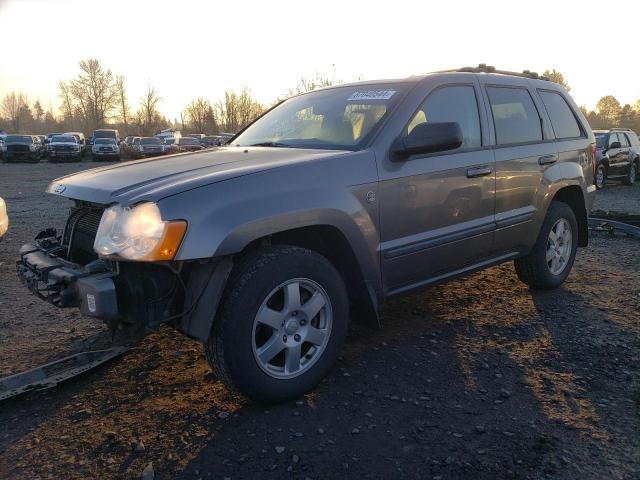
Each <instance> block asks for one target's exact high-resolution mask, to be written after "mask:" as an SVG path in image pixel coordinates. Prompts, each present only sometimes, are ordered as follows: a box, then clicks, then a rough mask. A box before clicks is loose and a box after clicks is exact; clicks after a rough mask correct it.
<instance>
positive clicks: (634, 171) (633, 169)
mask: <svg viewBox="0 0 640 480" xmlns="http://www.w3.org/2000/svg"><path fill="white" fill-rule="evenodd" d="M637 178H638V162H635V161H634V162H633V163H632V164H631V165H629V170H628V171H627V175H626V176H625V177H624V183H625V185H633V184H634V183H636V180H637Z"/></svg>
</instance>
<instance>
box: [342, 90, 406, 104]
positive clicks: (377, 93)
mask: <svg viewBox="0 0 640 480" xmlns="http://www.w3.org/2000/svg"><path fill="white" fill-rule="evenodd" d="M394 93H396V91H395V90H366V91H364V92H353V93H352V94H351V96H350V97H349V98H347V101H348V102H353V101H354V100H389V99H390V98H391V97H393V94H394Z"/></svg>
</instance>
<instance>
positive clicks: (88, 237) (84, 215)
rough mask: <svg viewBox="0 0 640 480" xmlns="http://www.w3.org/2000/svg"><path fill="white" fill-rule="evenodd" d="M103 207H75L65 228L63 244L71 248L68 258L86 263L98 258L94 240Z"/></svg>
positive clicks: (82, 263)
mask: <svg viewBox="0 0 640 480" xmlns="http://www.w3.org/2000/svg"><path fill="white" fill-rule="evenodd" d="M103 211H104V210H103V209H102V208H96V207H74V208H72V209H71V215H69V219H68V220H67V225H66V226H65V229H64V235H63V242H62V243H63V245H67V247H68V249H69V254H68V259H69V260H70V261H72V262H75V263H79V264H80V265H86V264H87V263H89V262H92V261H93V260H96V259H97V258H98V254H97V253H95V252H94V251H93V242H94V241H95V239H96V233H98V226H99V225H100V219H101V218H102V212H103Z"/></svg>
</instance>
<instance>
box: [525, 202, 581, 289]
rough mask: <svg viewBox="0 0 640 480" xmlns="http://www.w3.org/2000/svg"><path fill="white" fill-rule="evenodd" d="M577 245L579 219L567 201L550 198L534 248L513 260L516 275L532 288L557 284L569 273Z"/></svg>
mask: <svg viewBox="0 0 640 480" xmlns="http://www.w3.org/2000/svg"><path fill="white" fill-rule="evenodd" d="M577 249H578V222H577V220H576V216H575V214H574V212H573V210H572V209H571V207H570V206H569V205H567V204H566V203H563V202H551V205H550V206H549V210H548V211H547V216H546V218H545V219H544V222H543V224H542V229H541V230H540V233H539V234H538V240H537V241H536V244H535V245H534V247H533V250H532V251H531V253H529V255H527V256H526V257H521V258H517V259H516V260H514V265H515V268H516V273H517V274H518V278H519V279H520V280H521V281H522V282H524V283H526V284H527V285H529V286H530V287H532V288H537V289H543V290H549V289H552V288H556V287H559V286H560V285H562V283H563V282H564V281H565V280H566V278H567V277H568V276H569V272H571V267H572V266H573V262H574V260H575V258H576V251H577Z"/></svg>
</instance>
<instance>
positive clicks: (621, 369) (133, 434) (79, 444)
mask: <svg viewBox="0 0 640 480" xmlns="http://www.w3.org/2000/svg"><path fill="white" fill-rule="evenodd" d="M87 166H91V164H81V165H75V164H70V165H0V196H3V197H4V198H6V199H7V200H8V202H7V203H8V206H9V213H10V215H11V217H12V225H11V231H10V234H9V236H8V237H7V239H6V241H4V242H2V243H0V285H2V297H1V298H0V302H2V304H1V305H0V369H1V370H2V373H1V374H3V375H4V374H8V373H11V372H13V371H17V370H22V369H24V368H28V367H32V366H34V365H37V364H40V363H42V362H44V361H47V360H51V359H54V358H59V357H61V356H63V355H66V354H69V353H74V352H76V351H81V350H84V349H87V348H94V347H95V346H96V345H101V346H102V345H106V344H108V340H109V335H108V334H107V332H106V331H105V329H104V328H103V327H102V326H101V325H99V324H96V323H95V322H94V321H91V320H89V319H86V318H83V317H81V316H80V315H78V314H77V313H75V312H73V311H66V310H65V311H59V310H57V309H55V308H53V307H50V306H48V305H45V304H43V303H42V302H41V301H39V300H37V299H36V298H35V297H33V296H31V295H29V294H28V293H27V292H26V291H24V289H23V287H22V286H21V285H19V282H18V281H17V279H16V278H15V273H14V267H13V261H14V257H15V252H16V250H17V248H18V247H19V245H20V244H21V243H23V242H24V241H27V240H28V239H29V238H31V237H33V235H34V234H35V233H37V230H38V227H40V226H41V227H45V226H49V225H51V224H58V225H60V224H62V222H63V221H64V219H65V218H66V214H67V212H66V207H67V205H65V203H66V202H64V200H63V199H60V198H52V197H50V196H45V195H44V194H43V193H41V192H42V190H43V189H44V187H45V185H46V183H47V181H48V180H49V179H51V178H53V177H54V176H58V175H61V174H64V173H66V172H69V171H75V170H78V169H80V168H86V167H87ZM635 188H638V187H635ZM639 190H640V189H639ZM608 191H610V192H621V193H620V194H621V195H627V192H626V190H624V188H623V187H621V188H611V189H610V190H609V189H605V190H603V192H608ZM600 195H601V193H600V192H599V193H598V199H597V202H596V204H597V206H598V208H603V209H604V207H603V206H602V205H601V204H599V203H598V202H601V200H600V198H601V197H600ZM609 195H611V197H612V199H611V201H612V202H613V201H614V200H613V196H614V193H610V194H609ZM607 198H608V197H607ZM639 246H640V244H639V243H638V242H637V241H634V240H630V239H625V238H610V237H608V236H606V235H604V234H602V235H601V234H598V235H595V236H593V237H592V238H591V244H590V246H589V247H588V248H587V249H584V250H580V251H579V252H578V257H577V262H576V266H575V267H574V271H573V272H572V274H571V276H570V277H569V280H568V281H567V283H566V284H565V285H564V286H563V287H562V288H561V289H558V290H556V291H552V292H542V293H540V292H532V291H529V290H528V289H527V288H525V287H524V285H522V284H520V283H519V282H518V280H517V278H516V276H515V273H514V271H513V267H512V266H511V265H510V264H507V265H502V266H499V267H496V268H492V269H490V270H487V271H484V272H480V273H476V274H474V275H472V276H470V277H467V278H464V279H460V280H456V281H453V282H450V283H448V284H445V285H442V286H439V287H435V288H431V289H429V290H424V291H421V292H418V293H415V294H412V295H409V296H405V297H402V298H399V299H397V300H394V301H393V302H391V303H389V304H388V305H386V306H385V307H384V310H383V313H382V323H383V328H382V329H380V330H370V329H367V328H366V327H363V326H360V325H352V326H351V329H350V334H349V339H348V342H347V345H346V346H345V349H344V353H343V355H342V357H341V359H340V361H339V363H338V365H337V367H336V368H335V370H334V371H333V372H332V374H331V375H330V376H329V377H328V378H327V379H326V380H325V381H324V382H323V383H322V384H321V385H320V386H319V388H318V389H316V390H315V391H314V392H313V393H311V394H310V395H308V396H306V397H305V398H302V399H300V400H299V401H298V402H292V403H289V404H285V405H280V406H276V407H271V408H264V407H261V406H259V405H256V404H253V403H250V402H248V401H247V400H246V399H244V398H243V397H241V396H238V395H236V394H235V393H233V392H230V391H228V390H227V389H225V388H224V387H223V386H222V385H221V384H220V383H219V382H218V381H216V379H215V378H214V377H213V376H212V374H211V373H210V370H209V368H208V366H207V365H206V362H205V361H204V359H203V357H202V349H201V347H200V345H199V344H197V343H195V342H193V341H190V340H188V339H186V338H184V337H182V336H180V335H178V334H176V333H175V332H174V331H173V330H172V329H170V328H162V329H161V330H160V331H159V332H158V333H155V334H153V335H151V336H149V337H147V338H146V339H145V340H144V341H143V342H142V343H141V344H140V345H139V346H137V347H136V348H135V349H134V350H132V351H131V352H129V353H127V354H126V355H125V356H124V357H123V358H121V359H120V360H117V361H114V362H112V363H110V364H108V365H106V366H104V367H101V368H99V369H97V370H96V371H94V372H92V373H89V374H88V375H85V376H83V377H80V378H78V379H76V380H74V381H71V382H68V383H67V384H65V385H62V386H60V387H59V388H56V389H54V390H50V391H47V392H43V393H33V394H28V395H25V396H23V397H20V398H17V399H14V400H12V401H9V402H5V403H3V404H1V405H0V425H2V428H1V429H0V477H2V478H16V479H17V478H35V477H40V478H60V477H65V478H139V477H140V474H141V472H142V470H143V469H144V468H145V467H146V466H147V465H149V463H152V464H153V469H154V471H155V476H156V478H176V477H180V478H185V477H186V478H226V477H229V478H274V479H275V478H283V477H287V478H307V477H308V478H313V479H315V478H474V479H495V478H514V479H528V478H530V479H543V478H549V479H551V478H570V479H571V478H575V479H581V480H584V479H601V478H616V479H632V478H638V477H637V472H638V471H640V445H639V442H640V438H639V434H638V432H639V431H640V416H639V415H640V368H639V367H638V365H640V362H639V360H640V337H639V336H640V322H639V321H638V311H639V309H640V295H639V294H638V292H640V275H638V271H639V270H640V256H639V255H638V254H637V252H638V248H639Z"/></svg>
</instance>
